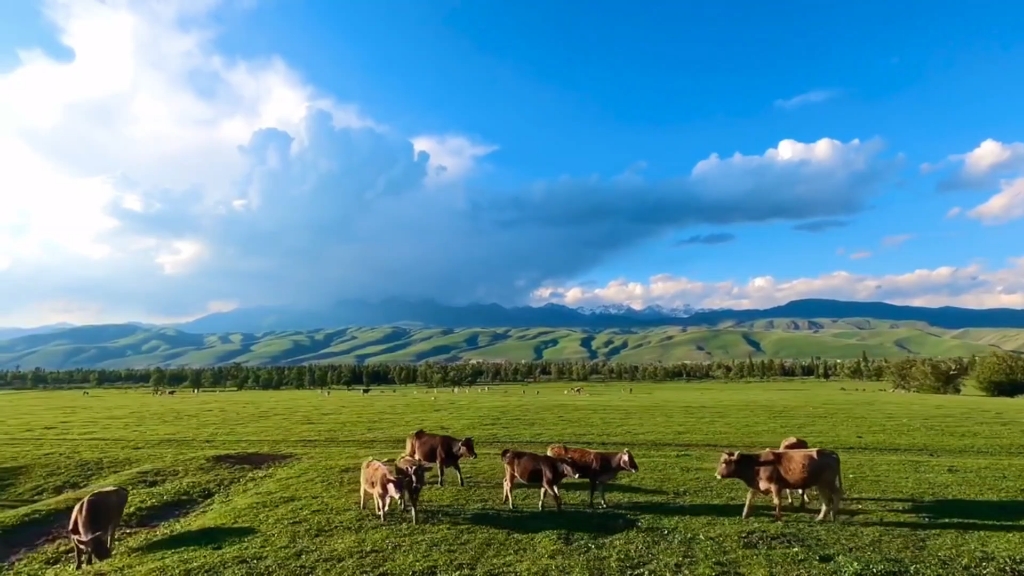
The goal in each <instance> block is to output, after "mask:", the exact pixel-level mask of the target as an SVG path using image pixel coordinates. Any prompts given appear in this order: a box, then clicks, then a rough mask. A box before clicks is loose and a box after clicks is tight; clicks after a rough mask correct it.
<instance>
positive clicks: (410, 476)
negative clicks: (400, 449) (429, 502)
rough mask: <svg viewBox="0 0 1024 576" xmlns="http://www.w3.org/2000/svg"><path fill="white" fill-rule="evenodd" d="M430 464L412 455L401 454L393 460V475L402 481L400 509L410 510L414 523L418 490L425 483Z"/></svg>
mask: <svg viewBox="0 0 1024 576" xmlns="http://www.w3.org/2000/svg"><path fill="white" fill-rule="evenodd" d="M429 470H430V466H429V465H427V464H424V463H423V462H422V461H421V460H419V459H417V458H413V457H412V456H402V457H401V458H399V459H398V461H397V462H395V477H396V478H398V479H399V480H400V481H401V483H402V491H401V494H402V496H401V503H402V509H403V510H405V509H406V508H408V509H409V510H410V511H411V512H412V523H413V524H415V523H416V508H417V506H419V502H420V492H421V491H422V490H423V487H424V486H425V485H426V483H427V481H426V474H427V472H428V471H429Z"/></svg>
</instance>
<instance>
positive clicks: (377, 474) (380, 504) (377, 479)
mask: <svg viewBox="0 0 1024 576" xmlns="http://www.w3.org/2000/svg"><path fill="white" fill-rule="evenodd" d="M367 494H369V495H371V496H373V504H374V511H375V513H377V514H380V521H381V522H384V513H385V512H387V511H388V507H389V506H390V504H391V501H392V500H398V499H400V498H401V497H402V482H401V480H399V479H398V478H397V477H396V476H395V473H394V472H392V471H391V470H388V467H387V466H386V465H385V464H384V463H383V462H381V461H380V460H375V459H373V458H370V459H369V460H367V461H366V462H363V467H362V470H361V473H360V475H359V509H360V510H366V495H367Z"/></svg>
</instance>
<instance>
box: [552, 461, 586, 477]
mask: <svg viewBox="0 0 1024 576" xmlns="http://www.w3.org/2000/svg"><path fill="white" fill-rule="evenodd" d="M555 462H556V464H555V465H556V466H558V470H559V471H560V472H561V473H562V474H563V475H565V476H567V477H569V478H579V477H580V473H579V472H577V471H576V468H575V467H574V466H573V465H572V461H571V460H569V459H568V458H556V459H555Z"/></svg>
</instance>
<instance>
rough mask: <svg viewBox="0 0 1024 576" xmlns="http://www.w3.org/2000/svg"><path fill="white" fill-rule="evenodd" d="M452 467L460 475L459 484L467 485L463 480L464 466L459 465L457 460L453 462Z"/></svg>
mask: <svg viewBox="0 0 1024 576" xmlns="http://www.w3.org/2000/svg"><path fill="white" fill-rule="evenodd" d="M452 468H454V469H455V473H456V474H458V475H459V486H465V485H466V482H465V481H463V480H462V466H459V463H458V462H456V463H455V464H452Z"/></svg>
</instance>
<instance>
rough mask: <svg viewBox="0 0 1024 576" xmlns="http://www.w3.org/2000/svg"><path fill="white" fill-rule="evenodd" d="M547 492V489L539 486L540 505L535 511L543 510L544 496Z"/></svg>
mask: <svg viewBox="0 0 1024 576" xmlns="http://www.w3.org/2000/svg"><path fill="white" fill-rule="evenodd" d="M547 492H548V491H547V488H545V487H544V486H543V485H541V487H540V504H538V505H537V509H538V510H543V509H544V495H545V494H547Z"/></svg>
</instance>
